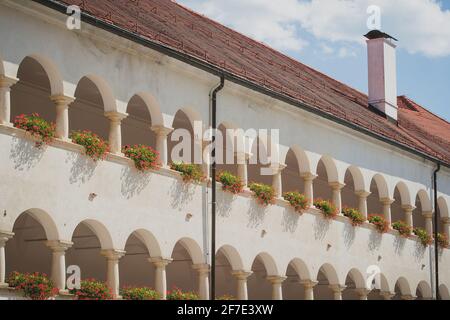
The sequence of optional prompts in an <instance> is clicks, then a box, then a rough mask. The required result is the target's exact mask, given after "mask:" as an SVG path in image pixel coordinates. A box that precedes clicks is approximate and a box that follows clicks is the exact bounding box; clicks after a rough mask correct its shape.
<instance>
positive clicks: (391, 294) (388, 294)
mask: <svg viewBox="0 0 450 320" xmlns="http://www.w3.org/2000/svg"><path fill="white" fill-rule="evenodd" d="M380 296H382V297H383V299H384V300H391V299H392V298H393V297H394V296H395V292H388V291H384V292H380Z"/></svg>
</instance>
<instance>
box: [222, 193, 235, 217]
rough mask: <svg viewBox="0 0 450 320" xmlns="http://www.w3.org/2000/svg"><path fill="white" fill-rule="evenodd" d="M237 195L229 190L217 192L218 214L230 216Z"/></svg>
mask: <svg viewBox="0 0 450 320" xmlns="http://www.w3.org/2000/svg"><path fill="white" fill-rule="evenodd" d="M236 197H237V196H235V195H233V194H231V193H229V192H218V193H217V214H218V215H219V216H220V217H222V218H229V217H230V213H231V209H232V207H233V206H232V204H233V201H234V200H235V199H236Z"/></svg>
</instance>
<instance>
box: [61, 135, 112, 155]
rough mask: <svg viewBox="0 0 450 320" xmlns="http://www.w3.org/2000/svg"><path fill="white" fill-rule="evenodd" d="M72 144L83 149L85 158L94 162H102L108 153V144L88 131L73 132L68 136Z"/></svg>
mask: <svg viewBox="0 0 450 320" xmlns="http://www.w3.org/2000/svg"><path fill="white" fill-rule="evenodd" d="M70 139H72V142H73V143H76V144H79V145H81V146H83V147H84V151H85V153H86V155H87V156H89V157H90V158H92V160H94V161H98V160H103V159H105V157H106V154H107V153H108V152H109V144H108V142H107V141H105V140H103V139H102V138H100V137H99V136H98V135H96V134H95V133H93V132H91V131H89V130H83V131H74V132H72V133H71V134H70Z"/></svg>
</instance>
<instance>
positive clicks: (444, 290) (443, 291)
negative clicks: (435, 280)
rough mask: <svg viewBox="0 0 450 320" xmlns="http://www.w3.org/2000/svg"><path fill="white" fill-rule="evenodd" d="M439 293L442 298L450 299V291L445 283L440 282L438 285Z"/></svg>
mask: <svg viewBox="0 0 450 320" xmlns="http://www.w3.org/2000/svg"><path fill="white" fill-rule="evenodd" d="M439 295H440V296H441V299H442V300H450V291H449V290H448V287H447V286H446V285H445V284H441V285H440V286H439Z"/></svg>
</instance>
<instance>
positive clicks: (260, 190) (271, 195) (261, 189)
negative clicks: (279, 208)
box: [249, 182, 275, 206]
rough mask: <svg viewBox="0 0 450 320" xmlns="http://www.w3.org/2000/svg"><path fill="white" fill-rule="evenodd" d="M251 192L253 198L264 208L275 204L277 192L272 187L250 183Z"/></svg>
mask: <svg viewBox="0 0 450 320" xmlns="http://www.w3.org/2000/svg"><path fill="white" fill-rule="evenodd" d="M249 188H250V190H251V191H252V192H253V196H254V197H255V198H256V199H257V200H258V202H259V203H260V204H261V205H263V206H268V205H269V204H273V203H274V202H275V191H274V190H273V188H272V186H269V185H266V184H263V183H255V182H253V183H250V185H249Z"/></svg>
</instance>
